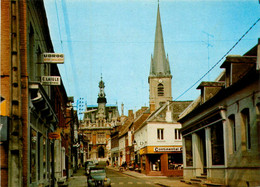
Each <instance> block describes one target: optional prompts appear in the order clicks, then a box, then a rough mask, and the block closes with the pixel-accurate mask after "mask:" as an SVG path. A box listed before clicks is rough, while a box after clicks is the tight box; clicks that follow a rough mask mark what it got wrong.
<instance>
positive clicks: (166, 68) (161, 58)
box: [150, 4, 171, 77]
mask: <svg viewBox="0 0 260 187" xmlns="http://www.w3.org/2000/svg"><path fill="white" fill-rule="evenodd" d="M153 55H154V56H152V58H151V66H150V76H152V77H154V76H155V77H156V76H171V71H170V65H169V60H168V56H167V58H166V55H165V50H164V42H163V33H162V26H161V17H160V8H159V4H158V9H157V20H156V30H155V40H154V53H153Z"/></svg>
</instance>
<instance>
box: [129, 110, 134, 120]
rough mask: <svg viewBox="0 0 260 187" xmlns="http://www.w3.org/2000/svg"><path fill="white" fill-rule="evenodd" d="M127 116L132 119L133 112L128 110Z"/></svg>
mask: <svg viewBox="0 0 260 187" xmlns="http://www.w3.org/2000/svg"><path fill="white" fill-rule="evenodd" d="M128 118H130V119H134V112H133V110H128Z"/></svg>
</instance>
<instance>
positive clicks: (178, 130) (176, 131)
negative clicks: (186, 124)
mask: <svg viewBox="0 0 260 187" xmlns="http://www.w3.org/2000/svg"><path fill="white" fill-rule="evenodd" d="M174 132H175V133H174V134H175V136H174V137H175V140H180V139H181V132H180V129H174Z"/></svg>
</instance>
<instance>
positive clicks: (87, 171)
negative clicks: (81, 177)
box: [85, 161, 96, 175]
mask: <svg viewBox="0 0 260 187" xmlns="http://www.w3.org/2000/svg"><path fill="white" fill-rule="evenodd" d="M95 166H96V164H95V163H94V162H92V161H87V162H86V165H85V172H86V174H87V175H89V170H90V168H93V167H95Z"/></svg>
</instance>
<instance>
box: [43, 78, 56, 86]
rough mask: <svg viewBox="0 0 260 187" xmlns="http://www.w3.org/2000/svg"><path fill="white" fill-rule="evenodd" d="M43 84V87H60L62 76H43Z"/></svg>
mask: <svg viewBox="0 0 260 187" xmlns="http://www.w3.org/2000/svg"><path fill="white" fill-rule="evenodd" d="M41 82H42V84H43V85H46V86H51V85H60V76H42V78H41Z"/></svg>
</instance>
